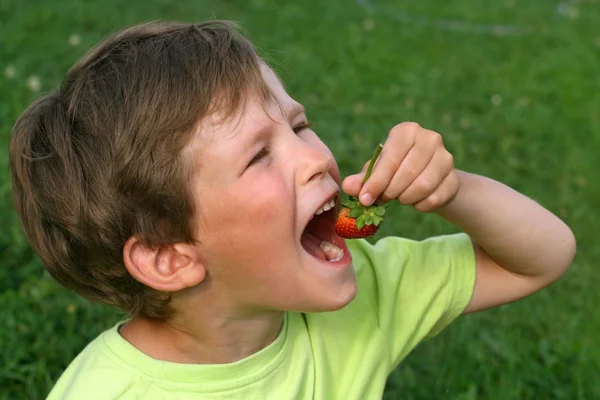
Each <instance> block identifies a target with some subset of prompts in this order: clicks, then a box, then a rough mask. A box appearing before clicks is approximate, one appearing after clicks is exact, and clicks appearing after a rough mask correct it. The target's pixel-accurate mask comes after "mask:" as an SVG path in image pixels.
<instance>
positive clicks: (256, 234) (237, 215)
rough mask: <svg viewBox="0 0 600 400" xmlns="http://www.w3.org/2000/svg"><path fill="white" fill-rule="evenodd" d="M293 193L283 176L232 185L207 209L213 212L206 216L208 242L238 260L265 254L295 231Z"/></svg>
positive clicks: (215, 248)
mask: <svg viewBox="0 0 600 400" xmlns="http://www.w3.org/2000/svg"><path fill="white" fill-rule="evenodd" d="M257 175H258V174H257ZM292 196H293V191H291V190H290V189H289V188H287V187H286V185H285V184H284V182H283V181H282V180H279V179H268V180H267V179H261V178H260V177H259V178H257V179H254V180H252V181H251V184H249V185H247V186H244V187H239V186H238V185H235V186H233V187H231V188H230V190H228V193H227V194H225V195H224V196H221V197H220V199H217V200H216V201H214V202H212V204H211V205H210V206H208V205H207V207H206V208H205V211H206V213H210V214H208V216H207V219H206V229H205V230H206V232H205V233H206V234H207V235H206V241H205V243H206V244H209V243H210V246H211V247H212V249H214V250H215V251H219V252H228V253H230V255H231V256H235V258H237V259H239V258H244V257H246V256H248V255H252V257H254V256H255V255H256V254H257V253H264V252H265V251H266V249H267V248H268V247H270V246H273V243H278V242H281V238H282V237H284V236H283V235H290V232H292V226H293V225H292V224H293V221H294V204H295V200H294V199H293V198H292ZM209 208H210V210H209ZM278 239H279V240H278ZM217 249H219V250H217ZM227 249H231V251H227ZM216 255H217V256H220V255H219V254H216Z"/></svg>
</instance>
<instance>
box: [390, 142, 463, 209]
mask: <svg viewBox="0 0 600 400" xmlns="http://www.w3.org/2000/svg"><path fill="white" fill-rule="evenodd" d="M453 169H454V158H453V157H452V154H450V153H449V152H447V151H446V150H445V149H443V148H442V149H441V150H438V151H436V152H435V153H434V154H433V157H432V158H431V160H430V161H429V163H428V164H427V166H426V167H425V168H424V169H423V172H421V174H419V175H418V176H417V177H416V178H415V179H414V180H413V181H412V182H411V183H410V184H409V185H408V187H407V188H405V189H404V190H401V191H400V192H399V193H398V192H393V193H390V195H395V197H392V198H398V201H399V202H400V203H402V204H416V203H418V202H419V201H421V200H424V199H426V198H427V197H428V196H429V195H430V194H432V193H434V192H435V191H436V189H437V187H438V186H439V185H440V184H441V183H442V181H443V180H444V179H445V178H446V176H448V174H449V173H450V171H452V170H453ZM403 185H404V182H399V183H398V184H397V187H398V188H399V189H402V187H403ZM390 186H391V185H390ZM386 195H387V193H386Z"/></svg>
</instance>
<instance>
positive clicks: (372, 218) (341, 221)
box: [335, 203, 385, 239]
mask: <svg viewBox="0 0 600 400" xmlns="http://www.w3.org/2000/svg"><path fill="white" fill-rule="evenodd" d="M359 204H360V203H359ZM361 207H363V208H365V209H367V208H371V210H364V211H361V210H360V209H358V208H354V209H350V208H346V207H344V208H342V210H341V211H340V213H339V215H338V220H337V221H336V223H335V233H336V234H337V235H338V236H341V237H343V238H344V239H360V238H365V237H367V236H371V235H374V234H375V232H377V231H378V230H379V224H381V221H383V215H378V213H380V214H383V213H385V208H384V207H382V206H378V207H373V206H369V207H365V206H363V205H361ZM352 213H354V215H356V214H357V213H360V215H359V217H357V218H355V217H352V216H351V215H352ZM367 222H368V223H367Z"/></svg>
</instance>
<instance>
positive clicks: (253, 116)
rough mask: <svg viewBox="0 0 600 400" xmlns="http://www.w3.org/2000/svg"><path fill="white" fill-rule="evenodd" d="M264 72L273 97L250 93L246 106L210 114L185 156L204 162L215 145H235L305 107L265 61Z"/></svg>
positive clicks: (199, 128) (198, 128) (244, 104)
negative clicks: (295, 98)
mask: <svg viewBox="0 0 600 400" xmlns="http://www.w3.org/2000/svg"><path fill="white" fill-rule="evenodd" d="M261 73H262V76H263V79H264V82H265V84H266V86H267V88H268V90H269V93H270V95H271V98H270V99H269V98H268V99H267V100H266V101H263V100H261V98H260V96H259V95H258V94H257V93H253V92H249V93H246V94H245V98H244V101H242V103H241V104H242V106H241V107H240V108H239V109H238V110H236V111H235V112H234V113H233V114H232V115H228V116H224V115H223V113H219V112H216V113H214V114H212V115H209V116H207V117H206V118H205V119H204V120H203V121H202V122H201V123H200V124H199V125H198V127H197V129H196V132H195V133H194V135H193V137H192V140H191V142H190V143H189V144H188V146H186V148H185V150H184V156H185V157H190V158H191V159H192V160H193V162H194V163H195V164H197V163H198V161H199V162H200V163H201V159H202V158H207V157H210V155H211V153H213V152H214V151H215V150H216V149H215V147H217V146H218V147H223V146H235V145H236V143H237V142H239V141H240V140H243V139H244V137H245V136H247V135H248V134H251V133H252V132H256V131H258V130H260V129H262V128H264V127H265V126H266V125H268V124H272V123H275V122H276V121H281V120H284V119H285V118H286V115H285V114H288V113H291V112H293V111H294V110H297V109H300V108H301V106H300V104H299V103H298V102H296V101H295V100H294V99H292V98H291V97H290V96H289V95H288V93H287V92H286V90H285V88H284V87H283V85H282V83H281V81H280V80H279V78H278V77H277V75H276V74H275V73H274V72H273V70H271V68H269V67H268V66H266V65H265V64H263V63H261ZM185 153H188V154H185ZM193 169H194V170H197V168H193Z"/></svg>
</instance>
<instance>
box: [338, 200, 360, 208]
mask: <svg viewBox="0 0 600 400" xmlns="http://www.w3.org/2000/svg"><path fill="white" fill-rule="evenodd" d="M358 204H359V202H358V201H356V200H347V201H342V205H343V206H344V207H347V208H350V209H353V208H355V207H356V206H357V205H358Z"/></svg>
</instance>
